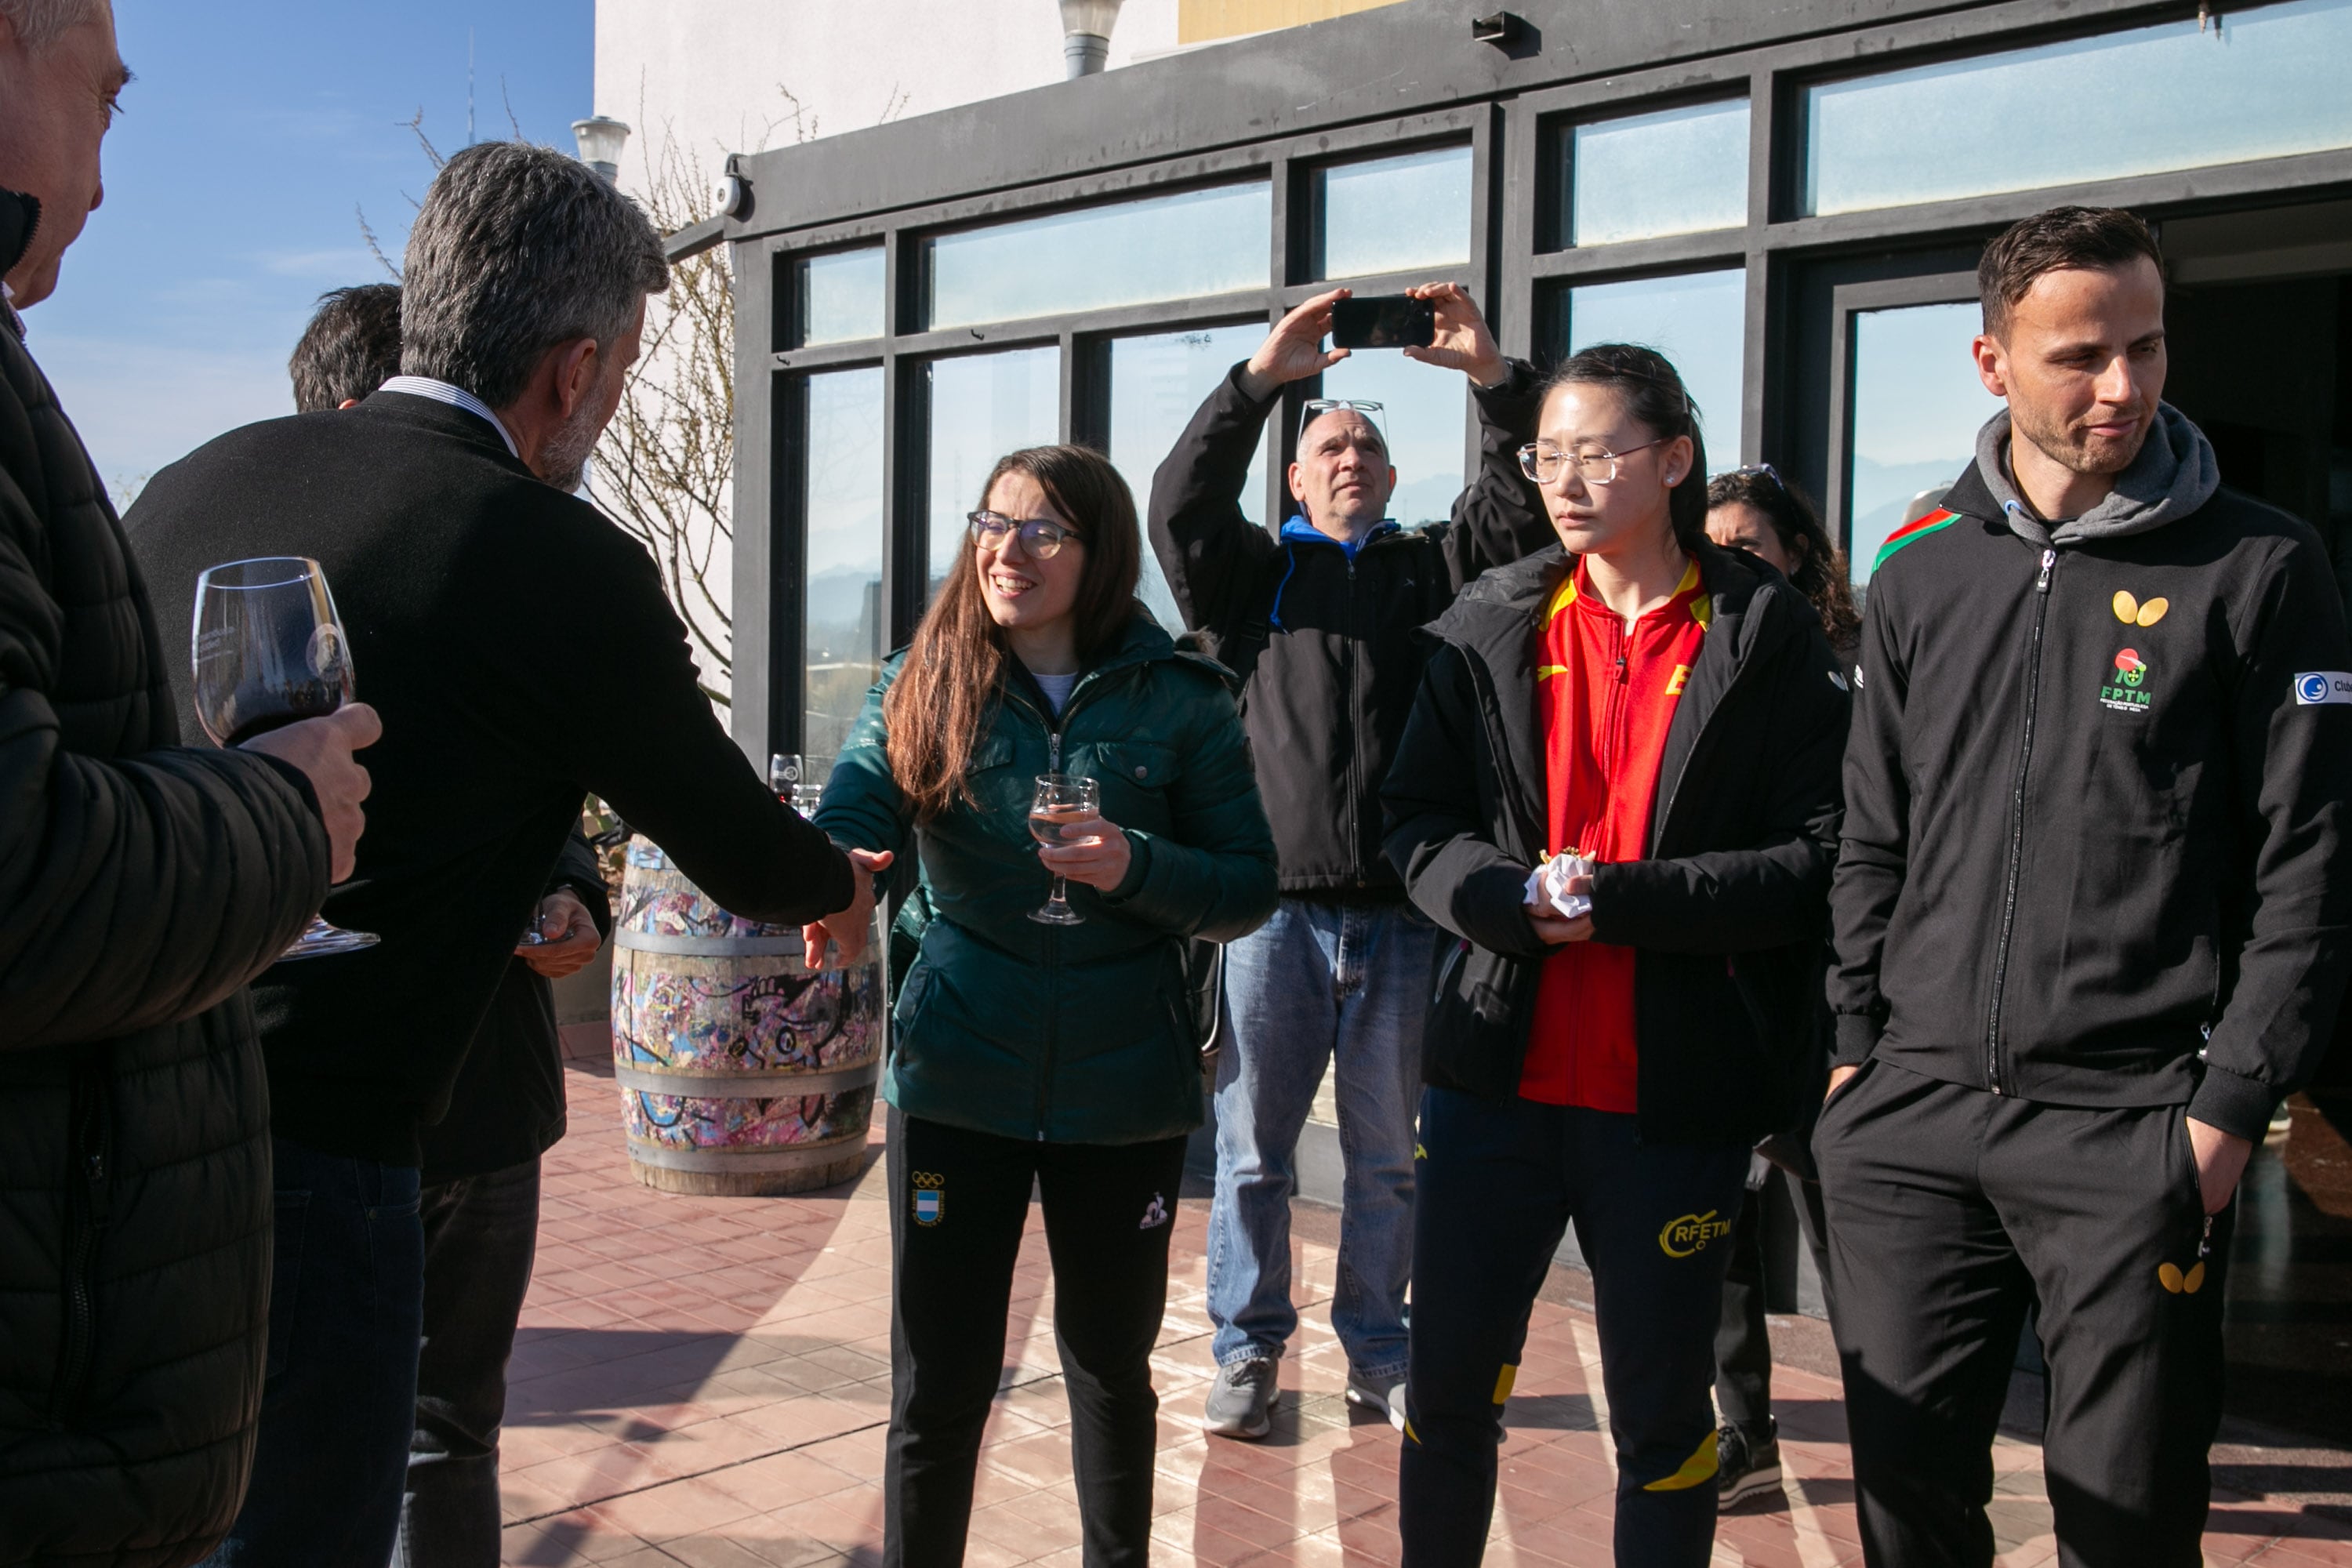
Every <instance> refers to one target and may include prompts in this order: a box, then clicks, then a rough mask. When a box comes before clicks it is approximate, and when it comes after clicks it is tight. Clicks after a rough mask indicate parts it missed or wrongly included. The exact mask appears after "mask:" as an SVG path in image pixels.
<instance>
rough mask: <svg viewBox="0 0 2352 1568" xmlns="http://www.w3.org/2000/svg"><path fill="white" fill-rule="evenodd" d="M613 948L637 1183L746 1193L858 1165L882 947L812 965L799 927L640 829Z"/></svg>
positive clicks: (837, 1175)
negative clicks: (675, 862)
mask: <svg viewBox="0 0 2352 1568" xmlns="http://www.w3.org/2000/svg"><path fill="white" fill-rule="evenodd" d="M613 946H614V953H613V1076H614V1078H615V1079H618V1080H619V1084H620V1089H621V1106H622V1117H623V1121H624V1123H625V1127H626V1129H627V1131H628V1139H629V1163H630V1164H631V1166H632V1167H633V1168H634V1169H635V1172H636V1173H637V1180H639V1181H641V1182H643V1183H644V1184H646V1185H647V1186H649V1187H656V1188H658V1189H660V1190H661V1191H663V1192H667V1193H692V1194H699V1195H704V1196H751V1195H758V1194H772V1193H797V1192H805V1191H807V1190H809V1189H810V1188H813V1187H825V1186H831V1185H833V1184H835V1183H836V1182H841V1181H846V1180H847V1179H848V1178H849V1177H851V1176H854V1175H856V1173H857V1172H858V1170H859V1168H860V1166H861V1165H862V1164H863V1163H864V1161H865V1153H866V1126H867V1124H868V1123H869V1122H870V1121H872V1119H873V1113H874V1086H875V1081H876V1079H877V1076H878V1074H879V1072H880V1069H881V1064H882V1044H883V1038H884V1031H885V1029H886V1028H887V1022H886V1020H887V1008H886V1007H885V1005H884V996H885V994H886V988H885V986H884V984H883V976H882V969H881V962H882V952H883V947H884V943H882V942H879V941H877V942H871V943H869V944H868V945H867V947H866V956H865V957H864V958H863V959H862V960H860V961H859V962H858V963H856V964H855V965H852V966H851V967H849V968H847V969H837V970H835V971H832V972H831V973H810V972H809V969H808V966H807V965H806V964H805V963H803V961H802V952H801V933H800V931H799V930H798V929H797V928H790V927H783V926H771V925H761V924H760V923H759V922H757V921H747V920H740V919H738V918H737V917H736V916H734V915H731V914H730V913H728V911H727V910H723V909H721V908H719V906H718V905H717V904H716V903H713V902H712V901H711V900H709V898H707V897H705V896H704V894H703V892H702V890H701V889H698V888H697V887H696V886H695V885H694V884H693V883H692V882H689V881H688V880H687V879H686V877H685V875H684V874H683V873H681V872H680V871H678V870H677V868H675V867H673V866H672V865H671V864H670V863H669V860H668V858H667V856H665V855H663V853H662V852H661V849H660V848H659V847H658V846H656V845H654V844H652V843H650V842H648V841H647V840H646V839H644V838H642V837H640V838H635V839H632V840H631V841H630V844H629V849H628V869H627V874H626V876H625V879H624V881H623V883H622V887H621V910H620V918H619V920H618V921H616V922H615V923H614V933H613Z"/></svg>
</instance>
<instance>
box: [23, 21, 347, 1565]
mask: <svg viewBox="0 0 2352 1568" xmlns="http://www.w3.org/2000/svg"><path fill="white" fill-rule="evenodd" d="M129 78H130V72H128V71H127V70H125V69H124V68H123V65H122V60H121V56H120V55H119V54H118V53H117V52H116V48H115V38H114V21H113V17H112V16H111V15H110V12H109V9H108V7H107V5H106V4H105V0H0V800H5V801H6V802H7V805H6V807H5V810H0V1108H5V1112H6V1115H7V1118H8V1136H7V1139H6V1142H5V1149H0V1563H136V1564H153V1565H156V1568H171V1565H174V1564H178V1563H186V1562H188V1561H190V1560H191V1559H193V1558H194V1557H197V1556H199V1555H201V1554H202V1553H204V1552H206V1551H208V1550H210V1549H211V1547H212V1545H213V1543H214V1542H216V1541H218V1540H219V1539H220V1537H221V1534H222V1532H223V1531H226V1529H227V1528H228V1525H229V1521H230V1519H231V1518H232V1517H233V1516H234V1515H235V1513H236V1502H237V1497H238V1495H239V1493H240V1492H241V1491H242V1490H243V1489H244V1486H245V1477H246V1470H247V1463H248V1460H249V1456H250V1455H251V1453H252V1449H253V1426H254V1405H255V1401H256V1397H257V1394H258V1393H259V1391H260V1387H261V1380H262V1359H263V1353H264V1343H263V1342H264V1321H263V1315H264V1312H265V1310H266V1308H267V1305H268V1302H267V1298H266V1295H265V1293H264V1289H263V1286H264V1284H265V1282H266V1276H267V1274H268V1267H269V1219H270V1209H269V1202H270V1199H269V1142H268V1137H269V1106H268V1094H267V1090H266V1089H265V1088H264V1084H263V1068H262V1059H261V1049H260V1046H259V1044H258V1042H257V1040H256V1038H255V1035H254V1026H253V1016H252V1012H251V1010H250V1008H249V1007H248V1005H247V999H246V995H245V992H244V989H243V987H244V985H245V984H246V982H247V981H248V980H250V979H252V978H253V977H254V976H255V975H257V974H258V973H261V972H262V971H263V970H264V969H266V968H268V966H269V964H270V963H272V962H274V961H275V959H276V957H277V955H278V953H279V952H281V951H283V949H284V948H285V946H286V942H287V940H288V939H289V937H291V936H293V935H294V933H295V932H297V931H299V930H300V929H301V928H302V926H303V924H304V923H305V922H306V921H308V920H309V919H310V914H311V912H312V911H313V910H316V909H317V908H318V907H319V901H320V899H321V898H323V897H324V896H325V894H326V890H327V884H328V881H329V879H331V877H335V876H343V875H348V874H349V873H350V868H351V863H352V841H353V839H354V838H355V837H357V835H358V833H359V831H360V826H361V816H360V802H361V799H362V796H364V795H366V793H367V782H368V781H367V773H366V771H365V770H364V769H363V768H362V767H360V766H359V765H358V764H357V763H355V762H354V761H353V760H352V752H353V750H354V749H358V748H364V747H365V746H366V745H367V744H368V742H369V741H370V740H371V739H373V735H374V733H375V731H376V727H377V726H376V720H375V717H374V715H373V713H371V712H370V711H369V710H367V709H366V708H365V707H364V706H362V705H359V704H352V705H351V706H349V707H346V708H344V709H343V710H341V711H340V712H337V713H335V714H333V715H331V716H330V717H327V718H323V719H312V720H307V721H303V722H300V723H297V724H289V725H288V726H286V727H285V728H283V729H279V730H276V731H270V732H269V733H268V734H265V735H262V736H259V737H257V738H256V739H254V740H252V741H250V742H247V743H246V744H245V745H243V746H239V747H236V748H233V749H230V750H226V751H223V750H217V749H213V748H205V749H203V750H194V749H189V748H184V747H183V746H181V744H180V733H179V731H180V726H179V722H178V721H177V720H176V719H175V717H174V714H175V712H184V711H185V710H184V709H183V710H174V709H173V706H172V704H171V691H170V689H169V687H168V686H167V685H166V684H165V679H164V673H165V671H166V670H167V669H168V668H170V667H171V666H172V665H173V664H176V663H181V662H183V661H184V660H185V658H187V653H186V649H187V646H188V645H187V643H186V642H185V641H184V640H183V639H184V638H185V637H186V635H187V623H186V622H184V621H183V622H181V623H180V624H179V626H177V627H175V628H172V630H173V631H176V633H177V636H176V637H167V635H165V633H164V631H163V629H161V628H159V627H158V626H157V623H156V620H155V616H154V614H153V611H152V606H151V605H150V604H149V602H148V597H147V592H146V589H145V587H144V586H143V585H142V583H141V581H140V577H139V574H138V572H137V571H136V570H135V569H134V568H133V567H132V566H131V551H130V546H129V544H128V542H126V541H125V540H124V538H123V536H122V531H121V527H120V525H119V524H118V523H117V522H116V521H115V517H114V510H113V508H112V507H111V506H110V505H109V504H108V501H107V499H106V490H105V488H104V487H103V486H102V485H100V483H99V479H98V474H97V472H96V470H95V469H94V468H92V467H91V465H90V460H89V455H88V454H87V453H86V452H84V451H83V449H82V447H81V442H80V440H79V437H77V436H76V435H75V433H74V429H73V426H72V424H71V423H70V422H69V421H68V419H67V418H66V415H65V411H64V410H63V409H62V408H60V407H59V406H58V398H57V394H56V392H55V391H54V389H52V388H51V387H50V386H49V384H48V383H47V381H46V380H45V379H44V378H43V376H42V374H41V371H40V367H39V366H38V365H37V364H36V363H34V361H33V357H32V355H31V354H30V353H28V352H27V350H26V332H25V325H24V322H23V321H21V320H20V319H19V318H18V316H17V314H16V312H17V311H18V310H24V309H28V308H31V307H34V306H37V305H38V304H39V303H40V302H41V301H42V300H45V299H47V297H48V296H49V295H50V294H51V293H52V292H53V291H55V289H57V287H58V273H59V270H60V268H61V265H62V263H63V261H64V258H65V253H66V249H67V247H68V246H70V245H72V244H73V243H74V241H75V240H76V238H78V237H79V235H80V233H81V229H82V224H83V220H84V218H85V217H86V216H88V215H89V211H90V209H92V208H93V207H95V206H97V205H98V203H99V196H100V187H99V150H100V143H101V142H102V140H103V139H104V137H105V134H106V128H107V122H108V121H109V119H110V117H111V115H112V113H113V109H114V101H115V97H116V95H117V94H118V93H119V92H120V91H121V89H122V87H123V85H124V83H125V82H126V81H127V80H128V79H129Z"/></svg>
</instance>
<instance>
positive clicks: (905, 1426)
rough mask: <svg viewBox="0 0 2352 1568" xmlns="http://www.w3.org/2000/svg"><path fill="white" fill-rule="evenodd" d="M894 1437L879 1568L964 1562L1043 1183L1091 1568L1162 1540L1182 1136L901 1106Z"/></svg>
mask: <svg viewBox="0 0 2352 1568" xmlns="http://www.w3.org/2000/svg"><path fill="white" fill-rule="evenodd" d="M888 1163H889V1176H890V1260H891V1279H890V1436H889V1440H888V1444H887V1449H886V1453H885V1458H884V1462H883V1476H882V1489H883V1512H884V1521H885V1522H884V1526H883V1546H882V1559H883V1562H884V1563H887V1564H889V1565H890V1568H902V1565H911V1568H933V1565H934V1564H954V1563H961V1562H962V1561H963V1548H964V1533H965V1529H966V1527H967V1525H968V1524H969V1523H970V1522H971V1493H972V1482H973V1477H974V1472H975V1470H976V1469H977V1467H978V1465H979V1463H980V1439H981V1429H982V1427H983V1426H986V1424H987V1422H988V1409H989V1405H990V1402H991V1401H992V1400H993V1399H994V1398H995V1396H996V1390H997V1385H998V1384H999V1383H1001V1382H1002V1381H1003V1373H1004V1334H1005V1319H1006V1315H1007V1313H1008V1311H1009V1310H1010V1308H1011V1304H1012V1297H1013V1263H1014V1260H1015V1259H1016V1258H1018V1257H1019V1255H1020V1251H1021V1232H1022V1228H1023V1227H1024V1226H1025V1225H1027V1224H1028V1220H1029V1196H1030V1191H1031V1182H1032V1180H1033V1179H1034V1182H1035V1184H1036V1188H1037V1191H1038V1193H1039V1195H1040V1197H1041V1200H1042V1202H1043V1205H1044V1208H1045V1243H1046V1247H1047V1250H1048V1252H1049V1253H1050V1254H1051V1256H1052V1258H1053V1260H1054V1333H1055V1341H1056V1342H1057V1343H1058V1344H1059V1346H1060V1349H1061V1353H1062V1375H1063V1379H1064V1381H1065V1382H1066V1384H1067V1385H1068V1388H1069V1395H1070V1427H1071V1430H1070V1441H1071V1449H1072V1453H1071V1468H1072V1470H1073V1471H1074V1473H1075V1479H1076V1485H1077V1495H1078V1514H1079V1518H1080V1521H1081V1522H1082V1523H1083V1525H1084V1528H1085V1535H1086V1552H1085V1555H1086V1563H1087V1568H1113V1565H1115V1564H1129V1563H1133V1564H1141V1563H1143V1562H1144V1561H1145V1560H1146V1554H1147V1552H1149V1550H1150V1535H1151V1477H1152V1468H1151V1460H1152V1451H1153V1447H1154V1446H1155V1439H1156V1437H1157V1430H1156V1417H1157V1415H1158V1414H1159V1410H1160V1400H1159V1396H1158V1395H1157V1394H1154V1393H1153V1392H1152V1389H1151V1347H1152V1344H1153V1342H1155V1341H1157V1340H1158V1339H1159V1337H1160V1316H1161V1314H1162V1312H1163V1311H1164V1310H1166V1307H1167V1301H1168V1238H1169V1233H1170V1232H1171V1230H1173V1229H1174V1228H1175V1214H1176V1189H1177V1185H1178V1184H1179V1182H1180V1181H1181V1179H1182V1176H1183V1172H1184V1140H1183V1139H1181V1138H1163V1139H1160V1140H1159V1141H1157V1142H1150V1143H1128V1144H1097V1143H1032V1142H1024V1141H1022V1140H1020V1139H1017V1138H998V1137H992V1136H991V1135H990V1134H988V1133H985V1132H968V1131H963V1130H962V1129H961V1128H955V1127H949V1126H946V1125H944V1124H942V1123H940V1122H937V1121H923V1120H921V1119H920V1118H918V1117H911V1116H906V1115H903V1114H901V1113H900V1112H899V1111H898V1110H892V1111H891V1112H890V1143H889V1161H888Z"/></svg>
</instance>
